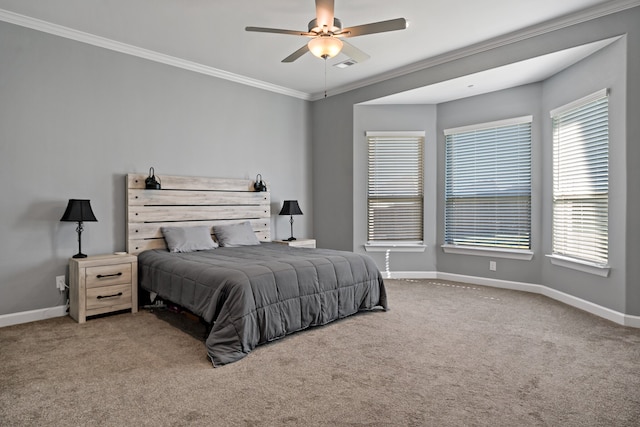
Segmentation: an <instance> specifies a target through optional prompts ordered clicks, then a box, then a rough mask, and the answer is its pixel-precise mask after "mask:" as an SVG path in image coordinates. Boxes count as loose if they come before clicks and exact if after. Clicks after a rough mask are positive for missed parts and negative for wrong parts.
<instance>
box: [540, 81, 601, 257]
mask: <svg viewBox="0 0 640 427" xmlns="http://www.w3.org/2000/svg"><path fill="white" fill-rule="evenodd" d="M551 119H552V123H553V255H554V256H561V257H568V258H573V259H576V260H578V261H583V262H587V263H593V264H596V265H602V266H604V265H606V264H607V262H608V252H609V238H608V229H609V222H608V216H609V214H608V211H609V100H608V97H607V90H606V89H605V90H602V91H599V92H596V93H595V94H592V95H590V96H588V97H585V98H582V99H580V100H578V101H575V102H572V103H570V104H568V105H565V106H563V107H560V108H557V109H555V110H553V111H551Z"/></svg>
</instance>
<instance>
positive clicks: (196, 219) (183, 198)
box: [127, 174, 271, 254]
mask: <svg viewBox="0 0 640 427" xmlns="http://www.w3.org/2000/svg"><path fill="white" fill-rule="evenodd" d="M146 177H147V175H146V174H128V175H127V252H129V253H130V254H138V253H140V252H142V251H145V250H147V249H159V248H166V247H167V246H166V244H165V241H164V238H163V237H162V231H161V227H163V226H174V227H175V226H179V227H182V226H184V227H188V226H194V225H207V226H213V225H217V224H231V223H238V222H243V221H249V222H250V223H251V226H252V227H253V229H254V231H255V233H256V235H257V236H258V239H259V240H260V241H263V242H268V241H270V240H271V230H270V229H271V227H270V225H271V218H270V217H271V214H270V203H271V200H270V194H269V192H268V191H262V192H257V191H255V190H254V189H253V183H254V182H253V180H249V179H227V178H205V177H187V176H170V175H162V176H160V179H161V184H162V185H161V187H162V189H161V190H146V189H145V179H146Z"/></svg>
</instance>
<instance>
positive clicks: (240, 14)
mask: <svg viewBox="0 0 640 427" xmlns="http://www.w3.org/2000/svg"><path fill="white" fill-rule="evenodd" d="M638 4H640V2H639V1H637V0H626V1H625V0H614V1H603V0H562V1H558V0H515V1H514V0H483V1H478V0H430V1H425V0H394V1H383V0H336V1H335V15H336V17H337V18H339V19H340V20H341V21H342V23H343V26H344V27H350V26H354V25H360V24H366V23H370V22H375V21H381V20H387V19H392V18H398V17H404V18H406V19H407V20H408V21H409V28H408V29H406V30H403V31H395V32H389V33H381V34H372V35H366V36H360V37H355V38H350V39H349V42H350V43H351V44H353V45H355V46H357V47H358V48H360V49H361V50H363V51H365V52H366V53H368V54H369V55H371V59H369V60H368V61H365V62H362V63H359V64H356V65H353V66H351V67H348V68H343V69H340V68H337V67H334V66H332V65H334V64H336V63H338V62H342V61H344V60H345V59H347V58H346V57H345V56H344V55H343V54H340V55H338V56H337V57H335V58H333V59H329V60H327V67H326V87H327V89H328V93H329V95H331V94H335V93H340V92H343V91H345V90H348V89H351V88H355V87H359V86H362V85H364V84H366V83H370V82H373V81H377V80H380V79H382V78H384V77H385V76H387V75H398V74H399V73H400V74H401V73H402V72H403V70H415V69H416V67H418V68H419V67H420V63H421V62H428V61H429V59H430V58H434V57H437V56H439V55H443V54H446V53H447V52H452V51H456V50H459V49H464V48H467V47H470V46H472V45H474V44H478V43H482V42H486V41H489V40H490V39H495V38H500V37H504V36H506V35H507V34H510V33H514V32H516V33H517V32H524V31H525V30H530V29H531V28H530V27H532V26H540V25H545V23H547V22H548V21H550V20H557V21H558V22H560V21H561V20H563V19H564V18H565V17H574V16H578V17H584V16H591V15H593V16H598V15H601V14H603V13H610V12H613V11H617V10H622V9H625V8H627V7H630V6H629V5H638ZM313 18H315V5H314V2H313V0H262V1H256V0H110V1H106V0H56V1H44V0H0V20H4V21H7V22H12V23H17V24H19V25H23V26H27V27H31V28H36V29H39V30H43V31H48V32H50V33H53V34H57V35H62V36H65V37H69V38H75V39H78V40H81V41H85V42H89V43H94V44H97V45H100V46H103V47H108V48H113V49H115V50H120V51H125V52H130V53H134V54H141V53H142V55H141V56H145V57H148V58H151V59H153V60H159V59H158V57H159V58H160V60H161V61H163V62H168V63H175V64H178V66H183V67H184V68H189V69H192V70H196V71H199V72H205V73H207V74H212V75H218V76H221V77H224V78H229V79H231V80H237V81H245V82H247V83H248V84H252V85H255V86H259V87H264V88H266V89H268V90H273V91H276V92H281V93H285V94H290V95H293V96H297V97H300V98H303V99H317V98H319V97H321V96H322V94H323V93H324V90H325V64H323V62H324V60H322V59H318V58H316V57H314V56H312V55H311V54H309V53H308V54H306V55H304V56H303V57H302V58H300V59H299V60H297V61H295V62H293V63H288V64H284V63H282V62H281V60H282V59H283V58H285V57H286V56H288V55H289V54H290V53H292V52H293V51H295V50H297V49H298V48H300V47H301V46H303V45H304V44H305V43H306V42H307V41H308V39H306V38H304V37H298V36H289V35H281V34H265V33H250V32H246V31H245V30H244V28H245V26H260V27H274V28H284V29H292V30H306V29H307V23H308V22H309V21H310V20H311V19H313ZM596 47H597V46H592V47H591V49H592V50H593V49H594V48H596ZM601 47H602V46H600V47H598V48H601ZM588 51H589V48H588V47H586V48H583V49H577V50H575V51H572V52H567V55H568V56H567V57H566V58H564V57H563V58H561V57H562V56H563V55H561V54H557V55H555V57H553V58H552V57H549V58H542V59H538V60H532V62H531V63H528V64H521V66H523V67H524V68H522V69H526V70H528V71H535V72H534V73H531V75H532V76H536V75H538V76H543V75H545V74H548V73H549V70H552V69H553V68H554V67H556V68H557V67H558V66H559V65H558V64H562V63H564V64H567V61H569V62H570V61H574V62H575V61H577V60H578V59H575V58H579V57H580V56H581V55H582V57H584V56H585V55H586V54H589V53H588ZM185 64H187V66H185ZM550 64H552V65H550ZM514 66H516V65H514ZM564 66H567V65H564ZM471 77H473V78H472V79H471V80H459V81H455V82H452V83H450V84H454V86H456V87H457V86H460V85H462V86H464V87H465V88H466V89H467V91H466V93H469V92H470V91H469V88H468V87H467V86H468V85H470V84H474V87H477V90H480V87H481V86H482V82H483V81H491V80H494V81H499V80H501V78H499V76H498V75H496V74H495V73H494V74H488V75H485V74H482V73H481V74H477V75H474V76H469V78H471ZM497 77H498V78H497ZM529 78H532V77H529ZM486 79H489V80H486ZM516 83H517V82H516ZM519 84H522V83H519ZM478 86H480V87H478ZM442 88H444V89H447V90H451V87H446V85H445V86H442V87H438V88H435V89H442ZM432 89H434V88H432ZM478 93H482V92H478ZM463 95H464V93H463ZM429 96H430V97H432V99H443V98H442V95H441V94H437V93H436V95H434V93H431V94H430V95H429ZM390 102H420V101H419V100H417V98H415V96H414V97H413V98H411V99H408V100H404V101H402V100H400V101H398V100H392V101H390Z"/></svg>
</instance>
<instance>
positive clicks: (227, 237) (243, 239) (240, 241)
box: [213, 222, 260, 247]
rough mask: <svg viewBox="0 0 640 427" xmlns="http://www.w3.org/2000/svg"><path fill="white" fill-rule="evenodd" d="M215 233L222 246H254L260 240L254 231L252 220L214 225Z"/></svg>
mask: <svg viewBox="0 0 640 427" xmlns="http://www.w3.org/2000/svg"><path fill="white" fill-rule="evenodd" d="M213 234H215V235H216V239H217V240H218V243H220V246H225V247H235V246H254V245H259V244H260V241H259V240H258V237H257V236H256V233H255V232H254V231H253V228H252V227H251V223H250V222H241V223H238V224H229V225H214V226H213Z"/></svg>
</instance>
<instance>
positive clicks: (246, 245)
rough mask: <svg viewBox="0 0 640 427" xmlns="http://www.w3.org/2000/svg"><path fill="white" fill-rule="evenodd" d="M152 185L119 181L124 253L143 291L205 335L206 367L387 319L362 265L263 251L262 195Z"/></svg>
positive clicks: (242, 186) (205, 181)
mask: <svg viewBox="0 0 640 427" xmlns="http://www.w3.org/2000/svg"><path fill="white" fill-rule="evenodd" d="M161 179H162V189H161V190H146V189H145V188H144V180H145V175H141V174H129V175H128V176H127V223H128V225H127V251H128V252H129V253H133V254H137V255H138V267H139V272H138V279H139V285H140V287H141V288H142V289H143V290H145V291H148V292H151V293H153V294H154V295H156V294H157V295H158V296H159V297H160V298H162V299H163V300H164V301H167V302H171V303H174V304H176V305H178V306H180V307H183V308H185V309H186V310H188V311H190V312H192V313H193V314H195V315H197V316H199V317H200V318H201V319H202V320H203V321H204V322H205V323H206V324H207V325H209V328H208V333H207V337H206V341H205V344H206V350H207V355H208V357H209V358H210V360H211V362H212V363H213V366H222V365H225V364H227V363H231V362H235V361H237V360H240V359H241V358H243V357H245V356H246V355H247V354H249V353H250V352H251V351H252V350H253V349H254V348H255V347H256V346H258V345H260V344H263V343H266V342H269V341H273V340H276V339H279V338H282V337H284V336H286V335H288V334H291V333H294V332H297V331H300V330H303V329H306V328H309V327H313V326H318V325H324V324H327V323H329V322H332V321H334V320H337V319H341V318H344V317H347V316H350V315H352V314H355V313H357V312H359V311H368V310H375V309H382V310H386V309H387V298H386V292H385V287H384V282H383V279H382V275H381V274H380V272H379V270H378V268H377V266H376V265H375V263H374V262H373V260H372V259H371V258H369V257H368V256H366V255H360V254H355V253H352V252H346V251H334V250H327V249H311V248H294V247H289V246H288V245H282V244H279V243H273V242H271V231H270V217H271V206H270V194H269V192H267V191H263V192H257V191H254V190H253V182H252V181H251V180H241V179H240V180H238V179H220V178H199V177H178V176H162V177H161ZM203 230H205V231H203ZM169 232H172V233H173V232H175V233H178V234H179V236H180V238H178V239H177V240H176V239H174V238H173V237H171V236H172V234H171V233H169ZM196 232H197V233H198V234H193V233H196ZM203 233H204V234H205V235H203ZM184 236H187V237H184ZM211 237H213V238H211ZM205 241H206V242H205ZM211 241H213V243H214V247H210V246H211V243H210V242H211ZM176 242H177V243H176ZM194 242H197V244H195V247H196V248H198V249H200V248H202V249H200V250H194V249H193V243H194ZM200 242H202V243H200ZM218 242H220V245H219V247H215V246H218ZM167 244H169V246H167ZM185 244H186V249H185V246H181V245H185ZM202 245H204V246H202ZM176 248H177V249H178V250H182V249H185V250H184V252H173V251H175V250H176Z"/></svg>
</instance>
